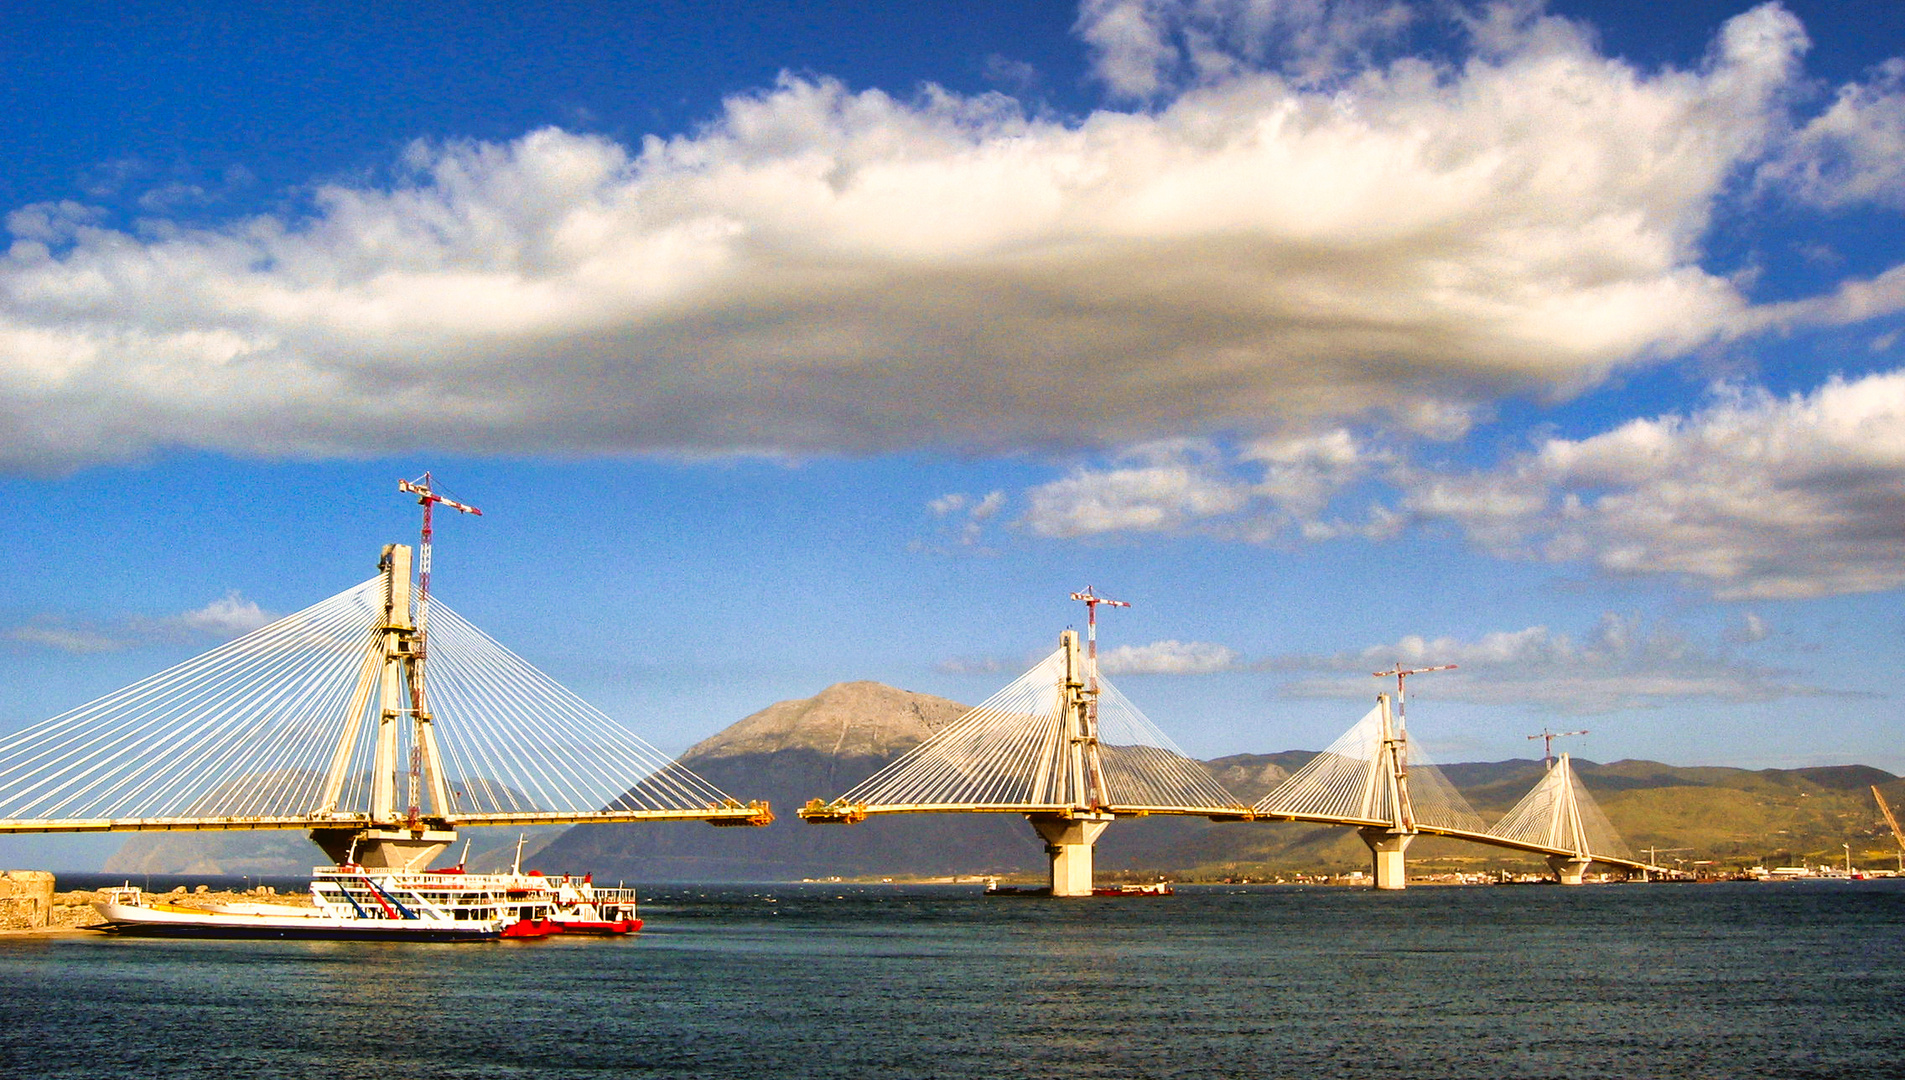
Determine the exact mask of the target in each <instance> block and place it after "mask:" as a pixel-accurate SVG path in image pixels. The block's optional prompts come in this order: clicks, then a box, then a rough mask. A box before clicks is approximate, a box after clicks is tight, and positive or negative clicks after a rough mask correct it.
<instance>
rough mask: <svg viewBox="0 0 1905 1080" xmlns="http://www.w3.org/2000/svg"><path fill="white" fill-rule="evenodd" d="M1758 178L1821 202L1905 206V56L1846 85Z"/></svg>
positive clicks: (1889, 61)
mask: <svg viewBox="0 0 1905 1080" xmlns="http://www.w3.org/2000/svg"><path fill="white" fill-rule="evenodd" d="M1759 178H1760V182H1761V183H1762V184H1765V185H1768V186H1776V187H1778V188H1780V189H1783V190H1786V191H1790V192H1791V193H1792V194H1793V195H1794V196H1795V197H1797V198H1799V199H1800V200H1802V201H1804V202H1809V203H1812V204H1814V205H1817V206H1823V207H1828V208H1839V207H1845V206H1851V205H1855V204H1859V203H1875V204H1878V205H1882V206H1891V207H1896V208H1901V209H1905V58H1893V59H1891V60H1887V61H1886V62H1884V63H1883V64H1880V65H1879V66H1878V67H1877V68H1875V69H1874V70H1873V72H1872V77H1871V78H1870V79H1869V80H1868V81H1865V82H1855V83H1848V84H1846V85H1845V86H1842V87H1840V88H1839V92H1838V95H1837V97H1836V98H1835V99H1834V101H1833V103H1832V105H1831V107H1830V108H1828V109H1826V111H1825V112H1823V113H1821V114H1819V115H1818V116H1816V117H1814V118H1812V119H1811V120H1810V121H1808V122H1807V123H1806V125H1805V127H1804V128H1802V129H1801V130H1800V131H1799V133H1798V135H1797V136H1796V137H1795V138H1794V139H1792V140H1791V141H1790V142H1789V143H1787V144H1786V145H1785V147H1784V148H1783V149H1782V151H1781V152H1780V153H1779V154H1778V155H1777V156H1775V157H1774V158H1773V159H1772V160H1771V161H1769V162H1767V164H1766V165H1765V166H1763V167H1762V168H1761V169H1760V173H1759Z"/></svg>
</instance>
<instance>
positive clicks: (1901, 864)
mask: <svg viewBox="0 0 1905 1080" xmlns="http://www.w3.org/2000/svg"><path fill="white" fill-rule="evenodd" d="M1872 798H1874V799H1876V800H1878V804H1879V813H1881V814H1883V815H1885V823H1886V824H1887V825H1890V826H1891V827H1892V839H1893V841H1895V842H1896V843H1897V844H1898V868H1899V869H1900V870H1905V833H1901V832H1899V831H1898V819H1897V818H1895V817H1893V816H1892V808H1891V807H1889V806H1887V805H1885V796H1883V795H1880V794H1879V789H1878V785H1876V784H1874V785H1873V786H1872Z"/></svg>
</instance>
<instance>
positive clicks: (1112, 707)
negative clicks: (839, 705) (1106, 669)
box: [800, 630, 1251, 896]
mask: <svg viewBox="0 0 1905 1080" xmlns="http://www.w3.org/2000/svg"><path fill="white" fill-rule="evenodd" d="M1092 667H1093V665H1091V664H1089V663H1088V662H1087V661H1086V659H1085V658H1084V657H1082V656H1081V655H1080V651H1079V647H1078V634H1077V632H1076V631H1073V630H1066V631H1065V632H1064V633H1062V634H1060V635H1059V644H1058V648H1057V649H1056V650H1054V651H1053V652H1052V653H1051V654H1050V655H1049V656H1047V657H1046V658H1045V659H1044V660H1042V661H1040V662H1039V663H1038V664H1037V665H1036V666H1034V667H1033V668H1032V669H1031V670H1030V671H1028V672H1026V673H1025V674H1024V675H1021V676H1020V677H1019V678H1018V679H1016V680H1014V681H1013V682H1012V684H1011V685H1009V686H1007V687H1006V688H1005V689H1003V690H1001V691H999V692H998V693H997V694H994V695H993V696H992V697H990V698H988V699H986V701H985V703H984V704H981V705H980V706H979V707H978V708H975V709H973V710H972V711H971V712H968V713H967V714H966V715H964V716H962V717H960V718H959V719H958V720H956V721H954V722H953V723H952V724H950V725H948V726H947V727H946V728H944V729H942V730H941V731H940V732H938V733H937V734H935V735H934V736H933V737H932V738H930V739H928V740H926V741H925V742H923V743H921V744H919V745H918V746H916V747H914V748H913V749H912V750H909V751H908V752H907V753H906V754H904V755H903V756H901V757H900V758H899V759H898V760H896V761H894V762H893V763H892V764H891V765H888V766H887V767H886V768H884V769H881V770H880V771H879V772H877V773H874V774H873V775H872V776H870V777H868V778H867V779H866V780H864V781H862V782H861V783H860V784H859V785H857V786H855V787H854V788H853V789H852V790H850V791H848V792H847V793H846V794H844V795H842V796H840V797H839V798H837V799H834V800H833V801H832V802H823V801H822V800H819V799H816V800H814V801H813V802H810V803H808V804H807V806H806V807H805V808H803V809H802V810H801V811H800V816H801V817H802V818H803V819H805V820H807V821H808V822H811V823H817V824H818V823H845V824H851V823H853V822H857V821H862V820H865V819H866V818H867V817H869V816H872V815H875V814H917V813H971V812H980V813H1005V814H1024V815H1025V816H1026V818H1027V819H1028V820H1030V822H1031V823H1032V828H1033V829H1035V830H1037V832H1038V834H1039V835H1040V836H1041V837H1043V838H1044V839H1045V851H1046V854H1047V855H1048V856H1050V859H1051V874H1052V878H1051V889H1052V895H1054V896H1089V895H1090V894H1091V881H1092V845H1093V844H1095V843H1096V842H1097V840H1098V836H1099V834H1100V833H1102V832H1103V831H1104V830H1105V827H1106V826H1107V825H1109V824H1110V823H1111V822H1112V821H1114V820H1116V819H1117V818H1119V817H1141V816H1147V815H1151V814H1185V815H1194V816H1200V817H1210V818H1215V819H1218V820H1232V821H1238V820H1244V819H1247V818H1249V817H1250V816H1251V811H1250V808H1249V807H1247V806H1245V805H1244V804H1243V803H1242V801H1241V800H1239V799H1238V798H1237V797H1236V796H1234V795H1232V794H1231V793H1230V792H1228V791H1226V790H1224V788H1223V786H1222V785H1221V784H1219V783H1217V782H1216V781H1215V780H1213V779H1212V778H1211V775H1210V773H1209V772H1208V771H1206V770H1205V769H1204V767H1203V765H1201V764H1200V763H1199V762H1197V761H1196V760H1195V759H1193V758H1191V757H1189V756H1187V755H1186V754H1185V753H1184V752H1183V751H1181V750H1179V749H1178V748H1177V747H1176V746H1175V745H1174V744H1173V743H1172V742H1171V740H1170V739H1169V738H1167V737H1166V736H1165V735H1164V733H1163V732H1161V731H1159V730H1158V729H1157V727H1156V726H1155V725H1153V724H1152V723H1151V721H1150V720H1148V719H1146V718H1145V716H1144V714H1143V713H1141V712H1139V711H1138V708H1137V706H1135V705H1133V704H1132V703H1131V701H1130V699H1128V698H1126V697H1125V696H1124V695H1123V694H1121V693H1119V692H1118V690H1117V688H1116V687H1114V686H1112V685H1111V683H1109V682H1107V681H1105V680H1103V679H1100V678H1097V677H1096V673H1095V671H1092V670H1091V668H1092Z"/></svg>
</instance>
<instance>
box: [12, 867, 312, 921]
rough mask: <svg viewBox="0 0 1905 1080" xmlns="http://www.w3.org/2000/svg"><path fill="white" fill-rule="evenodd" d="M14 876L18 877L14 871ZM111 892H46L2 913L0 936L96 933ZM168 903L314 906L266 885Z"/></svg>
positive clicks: (202, 891) (207, 891) (181, 890)
mask: <svg viewBox="0 0 1905 1080" xmlns="http://www.w3.org/2000/svg"><path fill="white" fill-rule="evenodd" d="M11 873H15V874H17V873H19V871H12V872H11ZM49 877H50V875H49ZM109 893H110V890H106V889H96V890H95V889H75V890H73V891H71V892H59V893H56V892H51V890H50V889H49V890H47V892H46V893H45V894H43V895H42V897H41V898H40V902H38V903H34V904H31V905H27V904H16V905H10V906H9V908H8V909H7V910H0V936H9V937H12V936H19V935H27V934H70V933H77V932H79V931H82V930H96V929H98V928H99V927H100V926H101V925H103V923H102V922H101V921H100V918H99V912H98V911H97V910H95V909H94V908H93V902H94V901H96V900H104V899H106V898H107V896H108V895H109ZM155 895H158V896H163V897H164V898H165V900H166V901H167V902H168V903H174V904H179V905H182V906H184V907H196V908H207V909H210V908H213V907H217V906H219V905H221V904H236V903H244V902H247V901H249V902H251V903H258V902H260V901H264V902H268V903H273V904H285V905H289V906H294V907H309V906H311V897H310V894H308V893H280V892H278V891H277V890H276V889H273V888H272V887H270V886H268V885H266V886H260V887H258V888H255V889H246V890H244V891H242V892H231V891H223V892H214V891H212V889H211V888H210V887H209V886H205V885H200V886H198V887H197V888H195V889H189V890H188V889H187V888H185V886H183V885H181V886H179V887H178V888H175V889H173V890H172V891H171V892H168V893H158V894H155Z"/></svg>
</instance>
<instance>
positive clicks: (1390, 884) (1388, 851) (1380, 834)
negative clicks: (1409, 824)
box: [1356, 828, 1416, 889]
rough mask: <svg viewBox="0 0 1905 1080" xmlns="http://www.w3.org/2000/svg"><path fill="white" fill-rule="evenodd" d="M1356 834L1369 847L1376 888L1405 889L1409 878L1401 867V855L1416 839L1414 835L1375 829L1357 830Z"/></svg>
mask: <svg viewBox="0 0 1905 1080" xmlns="http://www.w3.org/2000/svg"><path fill="white" fill-rule="evenodd" d="M1356 832H1357V833H1358V834H1359V835H1361V836H1362V838H1363V843H1365V844H1368V845H1369V855H1370V862H1371V867H1370V869H1371V873H1372V876H1374V877H1375V879H1376V888H1378V889H1403V888H1407V887H1408V884H1409V877H1408V872H1407V870H1406V868H1405V867H1404V866H1403V861H1402V853H1403V852H1405V851H1407V850H1408V849H1409V842H1410V841H1412V840H1414V839H1415V838H1416V834H1415V833H1412V832H1397V831H1396V830H1394V829H1375V828H1369V829H1358V830H1356Z"/></svg>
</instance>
